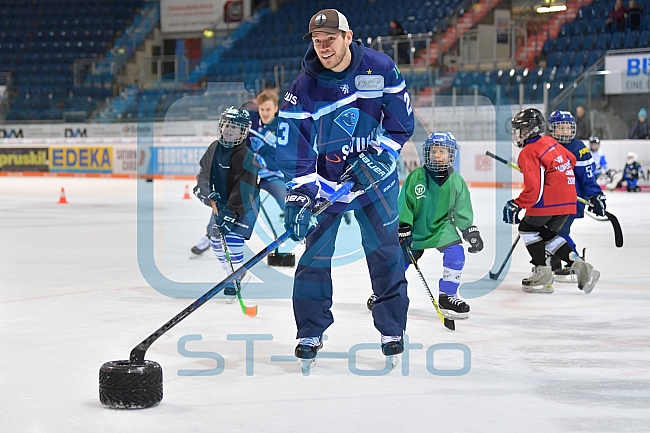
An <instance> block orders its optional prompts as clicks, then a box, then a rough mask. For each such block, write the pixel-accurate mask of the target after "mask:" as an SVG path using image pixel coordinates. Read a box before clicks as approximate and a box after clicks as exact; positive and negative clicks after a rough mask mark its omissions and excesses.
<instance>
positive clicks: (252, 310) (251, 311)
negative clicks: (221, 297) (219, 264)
mask: <svg viewBox="0 0 650 433" xmlns="http://www.w3.org/2000/svg"><path fill="white" fill-rule="evenodd" d="M210 204H211V205H212V211H213V212H214V214H215V216H216V215H219V210H218V209H217V204H216V203H215V202H214V201H212V200H210ZM219 238H220V239H221V248H223V252H224V253H225V254H226V261H227V262H228V265H229V266H230V273H231V274H232V273H234V272H235V268H234V267H233V265H232V260H231V259H230V250H229V249H228V244H227V243H226V237H225V236H224V235H223V233H221V230H219ZM233 283H234V284H235V292H236V293H237V299H238V300H239V306H240V307H241V312H242V313H244V314H245V315H247V316H250V317H255V316H257V305H254V306H252V307H247V306H246V304H244V299H242V297H241V284H239V280H237V279H236V278H235V279H234V280H233Z"/></svg>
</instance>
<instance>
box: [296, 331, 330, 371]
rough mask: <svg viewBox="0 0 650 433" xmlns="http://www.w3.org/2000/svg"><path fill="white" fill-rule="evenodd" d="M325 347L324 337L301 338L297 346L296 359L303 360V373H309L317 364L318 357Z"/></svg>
mask: <svg viewBox="0 0 650 433" xmlns="http://www.w3.org/2000/svg"><path fill="white" fill-rule="evenodd" d="M322 347H323V338H322V336H318V337H305V338H301V339H300V341H299V342H298V345H297V346H296V350H295V352H294V353H295V355H296V358H298V359H302V360H303V361H302V367H301V368H302V372H303V373H309V369H310V368H311V367H312V366H314V365H315V364H316V355H317V354H318V351H319V350H320V349H321V348H322Z"/></svg>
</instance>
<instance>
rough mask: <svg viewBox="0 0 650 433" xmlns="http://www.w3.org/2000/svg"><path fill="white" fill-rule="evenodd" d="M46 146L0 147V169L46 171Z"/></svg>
mask: <svg viewBox="0 0 650 433" xmlns="http://www.w3.org/2000/svg"><path fill="white" fill-rule="evenodd" d="M47 161H48V160H47V148H44V147H41V148H32V147H16V148H1V147H0V171H47V170H48V162H47Z"/></svg>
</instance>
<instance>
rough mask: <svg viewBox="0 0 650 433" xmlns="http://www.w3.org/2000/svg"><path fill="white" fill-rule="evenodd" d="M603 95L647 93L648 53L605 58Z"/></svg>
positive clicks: (649, 82) (648, 77)
mask: <svg viewBox="0 0 650 433" xmlns="http://www.w3.org/2000/svg"><path fill="white" fill-rule="evenodd" d="M605 70H606V71H608V72H609V74H608V75H605V94H607V95H620V94H624V93H648V91H649V90H650V53H647V52H646V53H638V54H626V55H616V56H605Z"/></svg>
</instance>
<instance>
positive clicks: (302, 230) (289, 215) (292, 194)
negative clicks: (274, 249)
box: [284, 188, 316, 242]
mask: <svg viewBox="0 0 650 433" xmlns="http://www.w3.org/2000/svg"><path fill="white" fill-rule="evenodd" d="M284 202H285V205H286V206H285V209H284V229H285V230H286V231H290V232H291V236H290V238H291V239H293V240H294V241H296V242H300V241H301V240H303V239H304V238H305V237H306V236H307V232H308V231H309V228H310V225H311V219H312V215H313V213H314V207H315V206H316V200H315V199H314V195H313V194H312V193H311V192H310V191H309V190H308V189H307V188H298V189H295V190H290V191H287V195H286V197H285V198H284Z"/></svg>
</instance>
